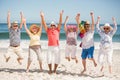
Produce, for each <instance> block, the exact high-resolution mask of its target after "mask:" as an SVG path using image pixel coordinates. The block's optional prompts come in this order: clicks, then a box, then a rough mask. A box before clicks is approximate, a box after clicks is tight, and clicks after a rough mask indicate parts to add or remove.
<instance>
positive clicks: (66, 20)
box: [64, 16, 68, 32]
mask: <svg viewBox="0 0 120 80" xmlns="http://www.w3.org/2000/svg"><path fill="white" fill-rule="evenodd" d="M67 22H68V16H66V19H65V22H64V30H65V32H67V27H66V25H67Z"/></svg>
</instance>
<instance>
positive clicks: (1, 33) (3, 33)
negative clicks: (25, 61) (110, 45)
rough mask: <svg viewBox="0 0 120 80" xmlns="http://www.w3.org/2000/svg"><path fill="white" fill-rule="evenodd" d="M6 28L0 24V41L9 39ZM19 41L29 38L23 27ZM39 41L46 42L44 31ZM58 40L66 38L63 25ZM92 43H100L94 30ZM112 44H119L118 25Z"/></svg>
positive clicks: (119, 26)
mask: <svg viewBox="0 0 120 80" xmlns="http://www.w3.org/2000/svg"><path fill="white" fill-rule="evenodd" d="M31 24H33V23H28V24H27V26H28V28H29V27H30V25H31ZM36 24H37V25H39V24H38V23H36ZM73 25H75V24H73ZM101 26H102V24H101ZM7 27H8V26H7V24H6V23H0V40H4V39H9V32H8V28H7ZM21 39H22V40H25V39H27V40H28V39H29V36H28V35H27V34H26V32H25V29H24V27H23V28H22V31H21ZM41 40H47V35H46V32H45V31H44V29H43V30H42V35H41ZM60 40H66V36H65V32H64V25H62V28H61V31H60ZM78 40H80V41H81V39H80V38H79V37H78ZM94 41H95V42H99V41H100V36H99V34H98V33H97V32H96V30H95V34H94ZM113 42H120V25H118V28H117V32H116V33H115V35H114V36H113Z"/></svg>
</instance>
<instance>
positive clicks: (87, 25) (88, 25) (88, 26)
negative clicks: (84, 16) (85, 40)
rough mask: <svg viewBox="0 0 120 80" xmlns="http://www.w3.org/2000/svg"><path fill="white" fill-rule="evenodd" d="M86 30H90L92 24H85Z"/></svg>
mask: <svg viewBox="0 0 120 80" xmlns="http://www.w3.org/2000/svg"><path fill="white" fill-rule="evenodd" d="M84 28H85V31H86V32H88V31H89V30H90V24H84Z"/></svg>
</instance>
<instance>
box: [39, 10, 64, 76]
mask: <svg viewBox="0 0 120 80" xmlns="http://www.w3.org/2000/svg"><path fill="white" fill-rule="evenodd" d="M62 15H63V10H62V11H61V12H60V19H59V23H58V25H57V24H55V23H54V22H53V21H52V22H51V24H50V27H48V26H47V24H46V22H45V19H44V13H43V12H41V13H40V16H41V19H42V24H43V26H44V29H45V31H46V33H47V36H48V52H47V63H48V67H49V72H48V73H49V74H51V73H52V63H54V70H53V72H54V73H56V69H57V67H58V64H59V63H60V50H59V35H60V29H61V25H62Z"/></svg>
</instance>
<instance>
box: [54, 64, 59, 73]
mask: <svg viewBox="0 0 120 80" xmlns="http://www.w3.org/2000/svg"><path fill="white" fill-rule="evenodd" d="M57 67H58V64H54V71H53V72H54V73H56V69H57Z"/></svg>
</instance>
